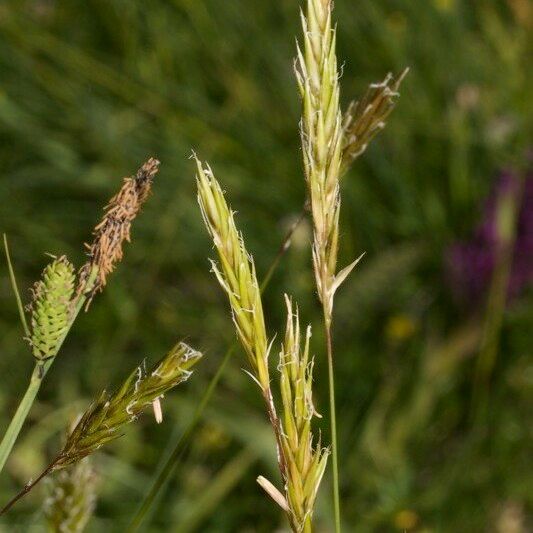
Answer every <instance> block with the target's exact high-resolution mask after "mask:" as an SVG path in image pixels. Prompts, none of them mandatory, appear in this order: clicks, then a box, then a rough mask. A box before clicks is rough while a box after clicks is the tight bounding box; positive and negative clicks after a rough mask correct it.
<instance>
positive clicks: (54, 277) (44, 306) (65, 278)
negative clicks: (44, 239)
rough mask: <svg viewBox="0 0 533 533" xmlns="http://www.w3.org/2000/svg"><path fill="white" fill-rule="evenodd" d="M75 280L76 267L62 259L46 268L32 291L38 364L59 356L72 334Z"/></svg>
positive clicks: (33, 340)
mask: <svg viewBox="0 0 533 533" xmlns="http://www.w3.org/2000/svg"><path fill="white" fill-rule="evenodd" d="M75 279H76V278H75V274H74V267H73V266H72V264H71V263H70V262H69V261H68V260H67V258H66V257H64V256H62V257H59V258H57V259H54V260H53V261H52V262H51V263H50V264H49V265H47V266H46V268H45V269H44V271H43V274H42V277H41V279H40V280H39V281H38V282H37V283H35V285H34V287H33V289H32V295H33V298H32V301H31V303H30V304H29V306H28V308H29V310H30V313H31V328H30V338H29V342H30V345H31V348H32V352H33V355H34V357H35V358H36V359H37V360H38V361H44V360H47V359H50V358H53V357H55V356H56V355H57V351H58V349H59V346H60V344H61V342H62V339H63V338H64V336H65V334H66V332H67V331H68V328H69V326H70V319H71V313H72V306H71V300H72V296H73V294H74V283H75Z"/></svg>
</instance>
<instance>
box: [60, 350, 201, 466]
mask: <svg viewBox="0 0 533 533" xmlns="http://www.w3.org/2000/svg"><path fill="white" fill-rule="evenodd" d="M201 356H202V354H201V353H200V352H197V351H196V350H193V349H192V348H190V347H189V346H188V345H186V344H185V343H183V342H180V343H178V344H177V345H176V346H174V348H173V349H172V350H171V351H170V352H169V353H168V354H167V355H166V356H165V357H163V359H161V361H159V362H158V363H157V364H156V365H155V366H154V367H153V368H152V369H151V370H149V371H146V369H145V368H144V365H141V366H139V367H138V368H136V369H135V370H134V371H133V372H132V373H131V374H130V376H129V377H128V379H126V381H125V382H124V383H123V384H122V386H121V387H120V389H118V390H117V391H116V392H115V393H114V394H111V395H110V394H108V393H107V392H106V391H104V392H102V394H101V395H100V397H99V398H98V399H97V400H96V401H95V402H94V403H93V404H92V405H91V406H90V407H89V409H87V411H86V412H85V413H84V414H83V415H82V417H81V419H80V421H79V422H78V423H77V425H76V427H75V428H74V430H73V431H72V432H71V433H70V435H69V436H68V437H67V441H66V444H65V447H64V448H63V450H62V452H61V453H60V454H59V456H58V458H57V459H56V461H55V462H54V468H53V469H54V470H57V469H59V468H63V467H65V466H68V465H70V464H72V463H75V462H77V461H79V460H80V459H82V458H83V457H86V456H87V455H89V454H91V453H93V452H94V451H96V450H97V449H98V448H100V447H101V446H102V445H103V444H105V443H106V442H110V441H112V440H115V439H117V438H118V437H120V436H121V435H122V434H121V430H122V429H123V427H124V426H125V425H126V424H129V423H130V422H133V421H134V420H136V419H137V418H138V416H139V415H140V414H141V413H142V411H144V409H145V408H146V407H148V406H151V405H152V402H153V401H154V400H156V399H158V398H162V397H163V396H164V394H165V393H166V392H167V391H169V390H170V389H172V388H173V387H175V386H176V385H178V384H179V383H182V382H183V381H186V380H187V379H188V378H189V376H190V375H191V370H190V369H191V367H192V366H194V365H195V364H196V362H197V361H198V360H199V359H200V357H201Z"/></svg>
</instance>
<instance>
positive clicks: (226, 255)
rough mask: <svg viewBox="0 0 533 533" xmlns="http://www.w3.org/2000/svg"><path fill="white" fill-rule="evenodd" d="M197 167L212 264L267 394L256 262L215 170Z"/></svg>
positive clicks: (255, 371)
mask: <svg viewBox="0 0 533 533" xmlns="http://www.w3.org/2000/svg"><path fill="white" fill-rule="evenodd" d="M196 164H197V174H196V180H197V184H198V203H199V204H200V209H201V211H202V216H203V218H204V222H205V225H206V227H207V229H208V231H209V234H210V235H211V237H212V238H213V242H214V245H215V248H216V250H217V252H218V257H219V259H220V267H219V266H218V265H217V264H216V263H215V262H213V261H212V262H211V265H212V268H213V272H214V273H215V275H216V277H217V279H218V281H219V283H220V285H221V286H222V288H223V289H224V290H225V291H226V294H227V295H228V298H229V301H230V305H231V310H232V314H233V321H234V323H235V327H236V329H237V333H238V336H239V339H240V341H241V343H242V345H243V347H244V349H245V351H246V353H247V355H248V359H249V361H250V365H251V367H252V371H253V374H254V377H255V379H256V380H257V381H258V382H259V385H260V387H261V388H262V389H263V391H266V390H268V388H269V372H268V352H269V345H268V340H267V334H266V327H265V320H264V316H263V305H262V303H261V292H260V290H259V284H258V282H257V275H256V272H255V265H254V261H253V259H252V257H251V256H250V255H249V254H248V252H247V251H246V249H245V247H244V243H243V239H242V235H241V234H240V233H239V232H238V231H237V228H236V226H235V220H234V217H233V211H232V210H231V209H230V207H229V206H228V204H227V202H226V199H225V198H224V193H223V192H222V188H221V187H220V184H219V183H218V182H217V180H216V179H215V178H214V176H213V173H212V171H211V168H210V167H209V166H206V167H205V168H204V167H203V166H202V164H201V162H200V161H198V160H196Z"/></svg>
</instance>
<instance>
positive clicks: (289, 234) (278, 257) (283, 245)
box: [260, 206, 306, 291]
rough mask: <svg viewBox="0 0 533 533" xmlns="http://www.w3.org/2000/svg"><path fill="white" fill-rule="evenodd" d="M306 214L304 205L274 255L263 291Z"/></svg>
mask: <svg viewBox="0 0 533 533" xmlns="http://www.w3.org/2000/svg"><path fill="white" fill-rule="evenodd" d="M305 215H306V206H304V208H303V209H302V210H301V211H300V214H299V215H298V218H297V219H296V220H295V221H294V222H293V223H292V224H291V227H290V228H289V230H288V231H287V234H286V235H285V238H284V239H283V242H282V243H281V245H280V247H279V248H278V253H277V254H276V257H274V260H273V261H272V263H271V265H270V267H269V269H268V270H267V273H266V274H265V277H264V279H263V281H262V283H261V287H260V289H261V291H263V289H264V288H265V287H266V286H267V285H268V284H269V282H270V278H271V277H272V274H274V272H275V270H276V268H277V267H278V264H279V262H280V261H281V259H282V257H283V256H284V255H285V252H286V251H287V250H288V249H289V248H290V246H291V241H292V237H293V236H294V232H295V231H296V229H297V228H298V226H299V225H300V224H301V223H302V220H303V219H304V218H305Z"/></svg>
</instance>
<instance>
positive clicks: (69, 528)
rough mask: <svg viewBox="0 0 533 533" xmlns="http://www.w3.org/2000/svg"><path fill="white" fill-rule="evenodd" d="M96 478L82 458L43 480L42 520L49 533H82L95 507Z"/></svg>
mask: <svg viewBox="0 0 533 533" xmlns="http://www.w3.org/2000/svg"><path fill="white" fill-rule="evenodd" d="M96 484H97V478H96V475H95V473H94V469H93V467H92V465H91V463H90V462H89V458H85V459H83V460H82V461H80V462H79V463H78V464H76V465H75V466H73V467H71V468H66V469H64V470H62V471H61V472H57V473H56V474H54V475H53V476H50V477H49V478H47V479H46V492H47V496H46V498H45V500H44V503H43V511H44V516H45V518H46V523H47V526H48V530H49V531H50V533H81V532H82V531H84V530H85V527H86V526H87V523H88V522H89V520H90V518H91V516H92V514H93V512H94V508H95V505H96Z"/></svg>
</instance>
